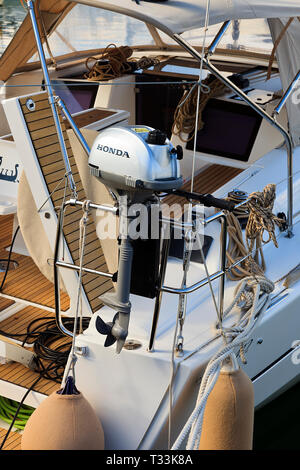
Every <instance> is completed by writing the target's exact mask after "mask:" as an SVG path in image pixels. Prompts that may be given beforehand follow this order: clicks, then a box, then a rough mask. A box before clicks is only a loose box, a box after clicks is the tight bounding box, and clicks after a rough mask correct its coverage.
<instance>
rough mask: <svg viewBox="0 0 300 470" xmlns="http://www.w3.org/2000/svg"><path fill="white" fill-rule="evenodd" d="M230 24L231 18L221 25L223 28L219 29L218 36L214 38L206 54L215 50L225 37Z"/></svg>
mask: <svg viewBox="0 0 300 470" xmlns="http://www.w3.org/2000/svg"><path fill="white" fill-rule="evenodd" d="M230 24H231V21H230V20H228V21H225V23H223V25H222V26H221V29H220V30H219V31H218V33H217V35H216V37H215V38H214V40H213V41H212V43H211V44H210V46H209V47H208V49H207V53H206V55H211V54H213V53H214V52H215V50H216V48H217V46H218V44H219V42H220V41H221V39H222V38H223V36H224V34H225V33H226V31H227V29H228V28H229V26H230Z"/></svg>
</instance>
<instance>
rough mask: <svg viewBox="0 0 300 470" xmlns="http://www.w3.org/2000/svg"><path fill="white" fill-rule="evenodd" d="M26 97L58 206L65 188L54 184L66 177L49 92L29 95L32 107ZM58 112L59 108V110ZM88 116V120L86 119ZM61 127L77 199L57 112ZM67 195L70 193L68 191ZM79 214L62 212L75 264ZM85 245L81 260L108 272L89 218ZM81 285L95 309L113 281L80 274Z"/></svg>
mask: <svg viewBox="0 0 300 470" xmlns="http://www.w3.org/2000/svg"><path fill="white" fill-rule="evenodd" d="M28 99H29V97H26V98H21V99H20V100H19V101H20V104H21V107H22V112H23V115H24V119H25V122H26V125H27V128H28V131H29V134H30V137H31V140H32V144H33V147H34V149H35V153H36V158H37V160H38V163H39V165H40V169H41V171H42V174H43V178H44V181H45V183H46V186H47V188H48V191H49V195H50V199H51V201H52V203H53V206H54V207H57V208H58V207H60V206H61V204H62V202H63V198H64V189H60V190H57V191H55V192H54V193H53V194H52V192H53V191H54V189H55V187H56V186H57V185H58V183H59V182H60V181H62V180H64V177H65V173H66V170H65V165H64V161H63V157H62V154H61V151H60V145H59V141H58V136H57V133H56V128H55V123H54V119H53V116H52V111H51V108H50V104H49V100H48V95H47V94H46V93H41V94H39V95H34V96H32V99H33V100H34V103H35V110H34V111H30V110H29V109H28V108H27V106H26V102H27V100H28ZM58 112H59V110H58ZM109 113H110V114H111V112H110V111H107V112H106V111H105V110H104V111H102V110H97V109H95V110H93V111H92V112H89V113H88V114H91V116H85V115H82V116H78V118H80V119H79V121H80V122H78V124H79V126H82V125H86V124H87V123H88V122H90V120H91V119H92V120H93V121H97V120H99V119H103V118H104V117H107V116H108V115H109ZM88 120H89V121H88ZM60 121H61V127H62V131H63V136H64V140H65V145H66V149H67V153H68V157H69V162H70V166H71V169H72V173H73V177H74V180H75V183H76V189H77V194H78V199H80V200H85V199H86V196H85V190H84V188H83V186H82V183H81V180H80V175H79V172H78V168H77V165H76V162H75V158H74V156H73V152H72V148H71V145H70V141H69V138H68V135H67V132H66V125H65V122H64V120H63V118H62V116H60ZM68 195H70V193H69V194H68ZM81 217H82V212H81V211H80V210H79V209H77V210H74V208H70V207H69V208H68V209H67V210H66V213H65V216H64V227H63V234H64V237H65V240H66V243H67V245H68V248H69V251H70V254H71V256H72V259H73V262H74V263H75V264H78V261H79V230H78V229H79V220H80V218H81ZM86 235H87V237H88V238H87V240H86V248H85V258H84V264H85V265H86V264H87V263H88V266H89V268H91V269H98V270H101V271H104V272H108V268H107V265H106V261H105V259H104V255H103V251H102V247H101V243H100V240H99V239H98V237H97V234H96V226H95V223H94V221H93V220H92V219H90V220H89V222H88V225H87V228H86ZM82 287H83V290H84V292H85V294H86V297H87V299H88V302H89V304H90V307H91V310H92V312H95V311H96V310H98V309H99V308H100V307H101V306H102V305H103V304H102V303H101V300H100V299H99V296H100V295H101V294H103V293H104V292H107V291H109V290H111V289H112V288H113V284H112V282H111V280H110V279H107V278H103V277H100V276H94V277H92V276H91V275H83V276H82Z"/></svg>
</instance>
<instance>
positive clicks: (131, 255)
mask: <svg viewBox="0 0 300 470" xmlns="http://www.w3.org/2000/svg"><path fill="white" fill-rule="evenodd" d="M181 158H182V149H181V147H180V146H178V147H177V148H176V149H175V148H174V147H173V145H172V144H171V142H170V141H169V140H168V139H167V137H166V135H165V134H164V133H163V132H161V131H159V130H154V129H152V128H151V127H148V126H127V127H110V128H108V129H106V130H104V131H102V132H101V133H100V134H99V136H98V137H97V138H96V139H95V141H94V143H93V146H92V149H91V152H90V156H89V168H90V171H91V174H92V175H94V176H96V177H97V178H98V179H99V180H100V181H101V182H102V183H104V184H105V185H106V186H107V187H108V188H109V189H110V190H111V191H112V193H113V194H114V195H115V196H116V198H117V200H118V205H119V218H120V227H122V233H120V240H119V241H120V247H119V264H118V273H117V286H116V292H114V293H106V294H104V295H102V296H101V301H102V302H103V303H104V304H105V305H107V306H109V307H111V308H112V309H113V310H115V311H116V312H117V313H116V314H115V316H114V318H113V321H112V322H111V323H105V322H104V321H103V320H102V319H101V318H100V317H99V316H98V317H97V320H96V328H97V330H98V331H99V332H100V333H101V334H104V335H106V341H105V346H110V345H111V344H113V343H114V342H115V341H117V349H116V350H117V352H118V353H119V352H120V351H121V349H122V347H123V345H124V342H125V340H126V337H127V334H128V324H129V315H130V309H131V304H130V301H129V296H130V292H132V293H136V294H139V295H144V296H146V297H154V296H155V295H156V292H155V283H156V280H157V276H158V267H159V250H160V238H159V237H158V238H157V239H156V240H152V239H151V237H150V238H149V230H148V236H147V237H146V238H147V240H146V241H143V240H142V241H141V240H135V239H134V237H132V236H131V234H130V227H129V226H130V221H132V220H133V218H134V216H133V215H132V214H131V215H130V207H132V206H133V205H134V204H137V203H139V204H142V205H143V207H144V208H146V212H148V213H149V209H150V211H151V208H152V207H153V206H156V207H159V204H158V198H157V196H156V195H155V192H160V191H162V192H164V191H170V190H175V189H178V188H180V187H181V186H182V183H183V181H182V177H181V175H180V166H179V162H178V160H179V159H181ZM124 201H126V202H125V204H124ZM147 219H148V220H149V217H148V216H147ZM124 227H125V230H124ZM145 243H147V244H148V245H147V246H146V245H145ZM135 260H136V261H135ZM133 263H134V269H132V267H133ZM147 269H148V270H147ZM132 272H134V275H133V276H135V280H136V282H132V280H134V279H132ZM141 280H142V282H141ZM149 280H150V283H151V285H147V281H149Z"/></svg>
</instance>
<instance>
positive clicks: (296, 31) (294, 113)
mask: <svg viewBox="0 0 300 470" xmlns="http://www.w3.org/2000/svg"><path fill="white" fill-rule="evenodd" d="M207 3H208V2H207V0H167V1H157V0H153V1H145V0H106V1H102V0H73V1H69V0H37V1H36V2H35V4H36V6H37V4H38V5H39V9H37V8H36V10H37V11H36V13H37V16H38V17H39V16H42V18H43V23H44V27H43V28H41V29H44V30H45V32H46V34H47V35H49V34H51V32H53V31H54V30H55V29H56V27H57V26H58V25H59V23H60V22H61V21H62V19H63V18H64V16H65V15H66V14H67V13H69V11H70V10H71V9H72V8H73V6H74V5H76V4H83V5H89V6H92V7H98V8H102V9H104V10H108V11H112V12H116V13H121V14H125V15H127V16H130V17H133V18H136V19H138V20H141V21H143V22H145V23H147V24H149V25H152V26H155V27H157V28H158V29H159V30H161V31H163V32H165V33H166V34H168V35H169V36H171V37H172V36H173V35H175V34H181V33H183V32H186V31H190V30H193V29H196V28H200V27H202V26H204V24H205V17H206V7H207ZM292 17H293V18H296V17H298V19H299V21H295V22H294V24H293V25H292V27H290V28H289V30H288V31H287V32H286V33H285V35H284V37H283V38H281V41H280V45H279V47H278V48H277V51H276V57H277V59H278V62H279V69H280V75H281V79H282V84H283V87H284V89H285V88H287V86H288V84H289V83H290V82H291V80H292V79H293V77H294V75H295V72H297V71H298V70H299V67H300V52H299V37H300V1H299V0H210V2H209V21H208V23H209V25H213V24H218V23H223V22H224V21H227V20H235V19H263V18H266V19H268V21H269V26H270V29H271V32H272V37H273V41H274V42H275V41H276V39H277V38H278V37H279V36H280V35H281V30H282V29H283V28H284V25H285V23H286V22H287V21H288V18H292ZM107 27H108V28H109V24H108V25H107ZM91 34H93V32H92V31H91ZM42 41H44V37H43V34H42ZM35 52H36V45H35V39H34V35H33V31H32V27H31V22H30V18H29V16H28V15H27V16H26V18H25V20H24V21H23V23H22V25H21V26H20V28H19V30H18V32H17V33H16V34H15V36H14V38H13V39H12V41H11V42H10V44H9V45H8V47H7V49H6V50H5V52H4V54H3V55H2V57H1V58H0V80H4V81H6V80H7V79H8V78H9V77H10V76H11V75H12V74H13V73H14V71H15V70H16V69H17V68H18V67H20V66H22V65H24V64H25V63H26V62H27V61H28V59H29V58H30V57H31V56H32V55H33V54H34V53H35ZM298 101H300V100H298ZM298 101H297V103H295V102H293V103H292V102H291V100H290V102H289V103H288V104H287V109H288V115H289V120H290V131H291V134H292V137H293V141H294V143H295V145H299V144H300V118H299V116H300V104H299V102H298ZM291 123H292V124H291Z"/></svg>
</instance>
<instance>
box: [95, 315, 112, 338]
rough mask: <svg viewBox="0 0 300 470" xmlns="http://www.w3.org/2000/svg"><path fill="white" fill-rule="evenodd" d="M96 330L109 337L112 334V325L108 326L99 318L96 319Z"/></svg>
mask: <svg viewBox="0 0 300 470" xmlns="http://www.w3.org/2000/svg"><path fill="white" fill-rule="evenodd" d="M96 329H97V331H98V332H99V333H100V334H101V335H109V334H110V332H111V325H109V324H106V323H105V322H104V321H103V320H102V318H100V317H99V316H97V318H96Z"/></svg>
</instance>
